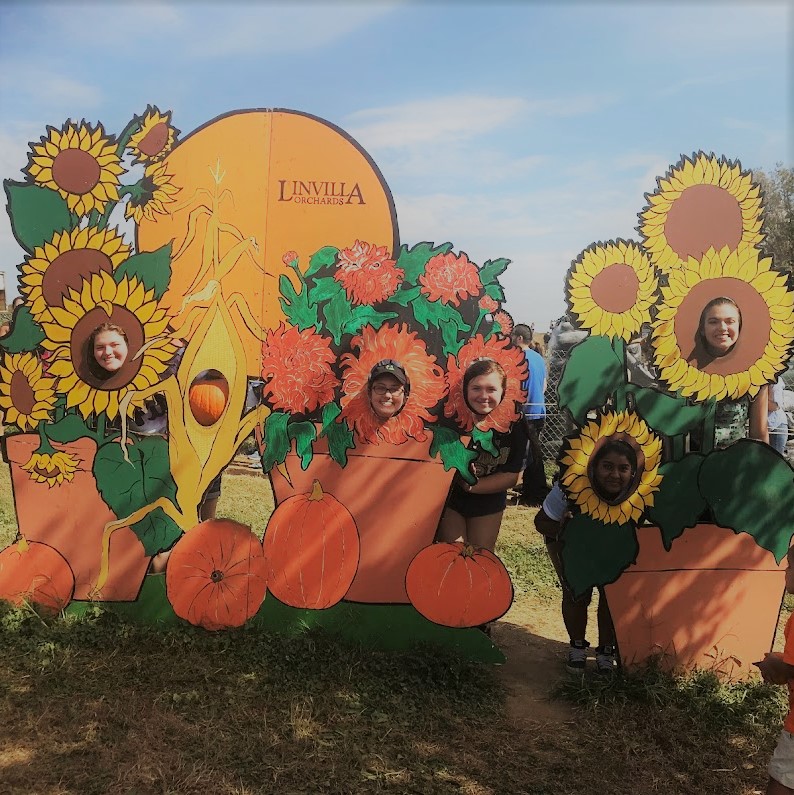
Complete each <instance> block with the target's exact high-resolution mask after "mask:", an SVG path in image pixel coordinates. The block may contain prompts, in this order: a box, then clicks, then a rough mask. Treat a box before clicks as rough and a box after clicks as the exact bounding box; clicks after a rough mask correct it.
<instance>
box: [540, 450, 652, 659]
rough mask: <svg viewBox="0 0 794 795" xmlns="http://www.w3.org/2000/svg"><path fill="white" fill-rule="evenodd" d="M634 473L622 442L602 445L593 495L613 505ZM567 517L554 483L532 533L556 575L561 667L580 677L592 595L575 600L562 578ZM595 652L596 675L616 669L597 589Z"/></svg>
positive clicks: (608, 619)
mask: <svg viewBox="0 0 794 795" xmlns="http://www.w3.org/2000/svg"><path fill="white" fill-rule="evenodd" d="M636 474H637V454H636V453H635V452H634V448H632V446H631V445H630V444H628V443H627V442H624V441H621V440H618V439H614V440H610V441H608V442H607V443H606V444H604V445H603V446H602V447H601V448H600V450H598V452H596V454H595V455H594V456H593V462H592V479H593V487H594V488H595V490H596V492H597V493H598V496H599V497H600V498H601V499H603V500H606V501H608V502H611V503H618V502H621V501H623V500H624V499H626V497H628V495H629V493H630V491H631V488H632V486H633V485H634V479H635V477H636ZM570 518H571V509H570V505H569V504H568V500H567V498H566V496H565V493H564V492H563V490H562V489H561V488H560V484H559V483H555V484H554V486H553V487H552V490H551V491H550V492H549V495H548V497H546V499H545V500H544V502H543V507H542V508H541V509H540V510H539V511H538V513H537V515H536V516H535V528H536V529H537V530H538V532H539V533H541V535H543V537H544V538H545V540H546V551H547V552H548V553H549V558H550V559H551V563H552V565H553V566H554V570H555V571H556V572H557V577H558V578H559V580H560V585H561V587H562V620H563V623H564V624H565V629H566V630H567V631H568V638H569V641H570V649H569V650H568V662H567V663H566V666H565V667H566V668H567V669H568V671H569V672H571V673H583V672H584V670H585V666H586V664H587V649H588V648H589V647H590V643H589V642H588V641H587V640H586V633H587V610H588V607H589V606H590V600H591V599H592V597H593V591H592V589H591V590H590V592H589V593H586V594H583V595H582V596H580V597H579V598H578V599H574V598H573V593H572V592H571V589H570V588H569V587H568V584H567V583H566V582H565V578H564V577H563V565H562V548H563V541H562V540H561V539H560V533H561V532H562V530H563V529H564V528H565V525H566V524H567V522H568V520H569V519H570ZM597 616H598V641H599V643H598V648H597V649H596V671H597V672H598V673H602V674H611V673H612V672H613V671H614V669H615V665H616V655H615V627H614V625H613V624H612V616H611V615H610V612H609V605H608V604H607V600H606V598H605V596H604V591H603V589H602V588H599V589H598V613H597Z"/></svg>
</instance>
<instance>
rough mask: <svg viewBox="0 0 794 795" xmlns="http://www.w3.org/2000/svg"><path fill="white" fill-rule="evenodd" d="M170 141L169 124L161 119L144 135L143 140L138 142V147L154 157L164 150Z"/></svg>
mask: <svg viewBox="0 0 794 795" xmlns="http://www.w3.org/2000/svg"><path fill="white" fill-rule="evenodd" d="M167 141H168V125H167V124H166V123H165V122H164V121H161V122H160V123H159V124H155V125H154V127H152V129H151V130H149V132H148V133H146V135H144V136H143V138H142V139H141V142H140V143H139V144H138V149H140V151H141V153H142V154H144V155H146V156H147V157H154V156H155V155H158V154H160V152H162V151H163V148H164V147H165V145H166V142H167Z"/></svg>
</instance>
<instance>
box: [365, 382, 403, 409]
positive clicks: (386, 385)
mask: <svg viewBox="0 0 794 795" xmlns="http://www.w3.org/2000/svg"><path fill="white" fill-rule="evenodd" d="M369 403H370V405H371V406H372V410H373V411H374V412H375V416H376V417H378V419H380V420H388V419H391V418H392V417H393V416H394V415H395V414H397V412H398V411H400V409H401V408H402V407H403V405H404V404H405V387H404V386H403V384H401V383H400V382H399V381H398V380H397V379H396V378H395V377H394V376H393V375H381V376H378V377H377V378H376V379H375V380H374V381H373V382H372V385H371V386H370V390H369Z"/></svg>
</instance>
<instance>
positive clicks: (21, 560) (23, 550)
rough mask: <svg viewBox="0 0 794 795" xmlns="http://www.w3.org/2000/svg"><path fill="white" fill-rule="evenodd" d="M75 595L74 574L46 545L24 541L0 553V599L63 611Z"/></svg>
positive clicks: (58, 554) (55, 552) (61, 556)
mask: <svg viewBox="0 0 794 795" xmlns="http://www.w3.org/2000/svg"><path fill="white" fill-rule="evenodd" d="M73 594H74V574H73V573H72V569H71V568H70V566H69V564H68V563H67V562H66V559H65V558H64V557H63V555H61V553H60V552H58V551H57V550H56V549H53V547H51V546H49V545H48V544H41V543H38V542H36V541H30V542H28V541H26V540H25V539H24V538H21V539H20V540H19V541H17V543H16V544H12V545H11V546H10V547H6V548H5V549H4V550H3V551H2V552H0V599H5V600H6V601H8V602H11V603H12V604H14V605H17V606H19V605H21V604H24V603H25V602H31V603H32V604H35V605H38V606H39V607H41V608H43V609H44V610H48V611H55V612H57V611H58V610H63V608H64V607H66V605H68V604H69V602H70V601H71V599H72V595H73Z"/></svg>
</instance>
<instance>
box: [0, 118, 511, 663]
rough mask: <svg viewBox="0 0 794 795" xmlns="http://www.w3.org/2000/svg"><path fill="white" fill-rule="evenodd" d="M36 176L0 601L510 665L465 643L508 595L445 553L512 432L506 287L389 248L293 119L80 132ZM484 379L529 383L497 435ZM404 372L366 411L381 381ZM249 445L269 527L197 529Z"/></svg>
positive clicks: (218, 523) (28, 177)
mask: <svg viewBox="0 0 794 795" xmlns="http://www.w3.org/2000/svg"><path fill="white" fill-rule="evenodd" d="M24 174H25V177H24V179H23V180H22V181H14V180H6V181H5V189H6V195H7V197H8V213H9V216H10V218H11V224H12V229H13V232H14V235H15V237H16V239H17V241H18V242H19V244H20V245H21V246H22V248H23V249H24V252H25V254H24V261H23V262H22V263H21V264H20V265H19V289H20V293H21V295H22V297H23V298H24V299H25V304H24V305H23V306H22V307H21V308H20V309H18V310H17V312H16V314H15V316H14V322H13V327H12V329H11V332H10V333H9V334H8V335H7V336H6V337H4V338H3V340H2V344H1V345H2V366H0V409H2V412H3V420H4V422H5V423H6V435H5V437H4V456H5V460H6V461H7V462H8V463H9V464H10V466H11V472H12V483H13V490H14V499H15V504H16V511H17V518H18V524H19V538H18V540H17V541H15V543H14V544H13V545H12V546H11V547H9V548H8V549H7V550H4V551H2V552H1V553H0V598H3V599H7V600H10V601H12V602H14V603H17V604H19V603H22V602H29V603H31V604H33V605H34V606H36V605H38V606H39V607H40V608H41V609H45V610H64V609H65V610H67V611H79V610H81V609H83V608H84V606H85V605H86V604H88V603H91V602H101V603H103V605H104V606H105V608H106V609H108V610H116V611H118V612H119V613H120V614H123V615H124V616H127V617H132V618H135V619H138V620H142V621H151V622H165V623H169V622H171V623H174V622H187V623H189V624H192V625H195V626H198V627H202V628H204V629H205V630H208V631H218V630H224V629H233V628H236V627H240V626H243V625H244V624H246V623H248V624H252V625H254V626H259V627H262V628H266V629H268V630H273V631H276V632H281V633H284V634H291V633H297V632H302V631H305V630H306V628H308V627H315V626H317V627H323V628H325V629H327V630H328V631H330V632H334V633H336V634H338V635H339V636H341V637H343V638H346V639H349V640H353V641H356V642H361V643H365V644H370V645H372V646H379V647H382V648H407V647H409V646H411V645H413V644H415V643H417V642H425V643H430V644H433V643H435V644H436V645H439V646H445V647H448V648H451V649H454V650H455V651H456V652H457V653H458V654H460V655H462V656H466V657H469V658H471V659H480V660H485V661H499V660H501V659H503V658H502V656H501V653H500V652H499V651H498V650H497V649H496V648H495V647H494V646H493V645H492V644H491V642H490V640H489V639H488V638H487V637H486V636H485V635H484V634H483V633H482V632H480V631H478V630H476V629H473V627H476V626H477V625H478V624H482V623H484V622H486V621H489V620H492V619H495V618H497V617H498V616H500V615H502V614H503V613H504V612H505V611H506V610H507V608H508V607H509V606H510V602H511V599H512V586H511V584H510V579H509V576H508V574H507V571H506V570H505V568H504V566H503V565H502V563H501V561H499V559H498V558H497V557H495V556H494V555H491V554H490V553H488V554H485V553H484V551H482V550H476V549H473V548H466V549H462V550H458V549H455V548H454V545H434V544H433V539H434V536H435V532H436V528H437V526H438V522H439V518H440V516H441V512H442V510H443V507H444V504H445V500H446V496H447V492H448V490H449V487H450V484H451V482H452V478H453V475H454V474H455V473H456V472H458V473H460V475H461V477H463V478H464V479H468V480H471V479H472V478H473V476H472V475H471V473H470V470H469V467H470V464H471V462H472V461H473V460H474V458H475V457H476V452H475V450H474V449H473V448H474V447H475V446H477V445H480V446H485V447H488V446H492V439H493V433H494V429H496V430H498V431H502V432H504V431H506V430H508V429H509V427H510V425H511V423H513V422H516V421H517V420H518V419H519V417H520V407H521V404H522V403H523V400H524V394H523V392H522V391H521V389H520V387H519V384H520V383H521V381H522V380H523V379H524V378H525V377H526V370H525V365H524V358H523V355H522V353H521V351H520V350H519V349H517V348H514V347H513V346H512V345H511V343H510V340H509V338H508V336H507V334H508V333H509V327H508V325H509V324H511V321H510V318H509V316H508V315H507V313H505V312H504V311H502V310H501V306H502V304H503V302H504V298H505V297H504V292H503V290H502V287H501V285H500V282H499V278H500V276H501V274H502V273H503V272H504V270H505V268H506V267H507V265H508V261H507V260H505V259H493V260H488V261H486V262H484V263H482V264H477V263H474V262H472V261H471V260H470V259H469V257H468V255H467V254H466V253H465V252H463V251H460V250H456V249H454V248H453V246H452V244H451V243H444V244H441V245H436V244H433V243H426V242H425V243H419V244H417V245H412V246H409V245H406V244H401V242H400V240H399V236H398V230H397V220H396V214H395V209H394V203H393V201H392V197H391V194H390V192H389V189H388V187H387V185H386V183H385V181H384V179H383V177H382V175H381V173H380V172H379V170H378V168H377V166H376V165H375V164H374V163H373V161H372V160H371V158H370V157H369V156H368V155H367V154H366V153H365V152H364V151H363V150H362V149H361V147H360V146H359V145H358V144H357V143H356V142H355V141H353V140H352V139H351V138H350V137H349V136H347V135H346V134H345V133H344V132H343V131H342V130H340V129H339V128H337V127H335V126H333V125H332V124H330V123H328V122H325V121H323V120H321V119H318V118H316V117H313V116H310V115H308V114H305V113H299V112H295V111H289V110H250V111H239V112H233V113H230V114H227V115H224V116H222V117H219V118H217V119H215V120H213V121H211V122H208V123H207V124H205V125H204V126H202V127H200V128H199V129H197V130H195V131H193V132H192V133H190V134H188V135H186V136H184V137H183V136H181V133H180V131H179V130H178V129H177V128H176V126H175V125H174V121H173V120H172V114H171V112H170V111H165V112H164V111H161V110H160V109H159V108H156V107H152V106H150V107H148V108H146V110H145V111H144V112H143V113H141V114H140V115H135V116H134V117H133V118H132V119H131V121H130V122H129V124H128V125H127V126H126V127H125V128H124V129H123V130H121V131H120V132H119V133H118V134H114V133H112V132H111V131H109V130H107V129H106V128H105V127H104V126H103V125H102V124H90V123H87V122H85V121H83V122H80V123H74V122H72V121H67V122H65V123H64V124H63V125H61V126H59V127H48V128H47V130H46V131H45V132H44V134H43V135H42V136H41V139H40V140H39V141H34V142H32V143H31V144H30V147H29V152H28V163H27V166H26V168H25V169H24ZM122 215H123V217H124V219H126V220H125V222H122V223H119V221H118V220H117V219H121V218H122ZM482 357H487V358H491V359H495V360H496V361H498V362H499V363H500V364H501V365H502V367H503V369H504V370H505V371H506V372H507V373H508V375H509V378H510V382H511V383H512V384H513V386H512V387H511V390H510V391H509V393H508V394H507V396H506V399H505V400H504V401H503V405H501V406H500V408H499V417H498V422H497V424H496V425H494V426H493V427H490V426H489V427H488V428H487V429H483V428H480V427H478V426H477V425H475V424H474V422H473V415H472V414H471V412H470V410H469V409H468V408H467V406H466V405H465V401H464V400H463V397H462V392H461V382H462V373H463V372H464V371H465V369H466V368H467V367H468V366H469V364H471V363H472V362H473V361H475V360H476V359H478V358H482ZM384 363H386V364H384ZM389 363H391V364H389ZM395 363H396V367H397V368H398V371H399V372H400V373H401V374H402V375H401V377H403V381H401V382H400V384H399V387H400V388H399V389H398V388H397V386H391V387H386V388H385V390H386V391H385V392H384V396H383V398H382V400H379V401H378V402H377V404H376V403H375V402H374V401H373V400H372V394H371V389H370V374H371V372H372V371H373V368H375V367H376V366H382V367H385V368H386V370H389V368H391V371H390V372H395ZM254 384H256V386H257V388H256V390H254V389H253V386H254ZM398 399H399V400H400V401H401V403H400V405H399V408H396V407H395V401H396V400H398ZM252 435H254V436H255V437H256V439H257V440H258V443H259V452H260V455H261V463H262V469H263V473H264V474H265V475H267V476H268V477H269V480H270V483H271V484H272V489H273V493H274V498H275V503H276V508H275V510H274V511H273V513H272V515H271V516H270V518H269V521H267V522H266V525H265V523H264V522H263V525H265V526H261V527H247V526H245V525H241V524H239V523H237V522H233V521H231V520H228V519H210V520H207V521H204V522H200V521H199V506H200V504H201V501H202V497H203V495H204V494H205V492H206V491H207V488H208V486H209V485H210V483H211V482H212V481H213V480H214V479H215V478H216V477H217V476H218V475H219V474H220V473H221V472H222V471H223V469H224V468H225V467H226V466H227V465H228V464H229V462H230V461H231V460H232V458H233V456H234V454H235V452H236V451H237V450H238V448H239V447H240V445H241V443H242V442H243V441H244V440H246V439H247V438H249V437H250V436H252ZM64 516H67V517H68V521H65V520H64ZM442 546H446V547H453V549H449V550H446V552H447V555H448V559H442V558H441V557H439V553H440V552H442V551H443V550H442V549H441V547H442ZM161 553H167V554H166V555H163V554H161ZM155 557H156V558H157V559H158V560H161V559H162V560H165V563H164V566H165V575H164V576H162V575H159V574H154V573H152V571H153V568H152V566H150V563H151V561H152V559H153V558H155ZM445 561H446V562H445ZM446 565H449V566H451V567H452V568H453V569H454V571H455V572H456V573H455V576H454V577H452V578H447V577H445V572H444V566H446ZM475 569H476V570H477V571H480V570H482V571H483V572H484V574H483V575H481V576H478V578H477V582H476V583H475V584H474V585H472V583H471V582H470V579H471V577H470V575H471V573H472V572H474V571H475ZM486 593H487V594H488V595H487V598H483V595H484V594H486ZM472 600H476V601H477V602H478V607H477V609H476V610H465V609H464V610H463V611H462V612H461V610H460V609H458V610H456V609H455V604H456V602H459V603H460V604H461V605H463V604H469V603H470V602H472ZM475 619H476V621H475Z"/></svg>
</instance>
